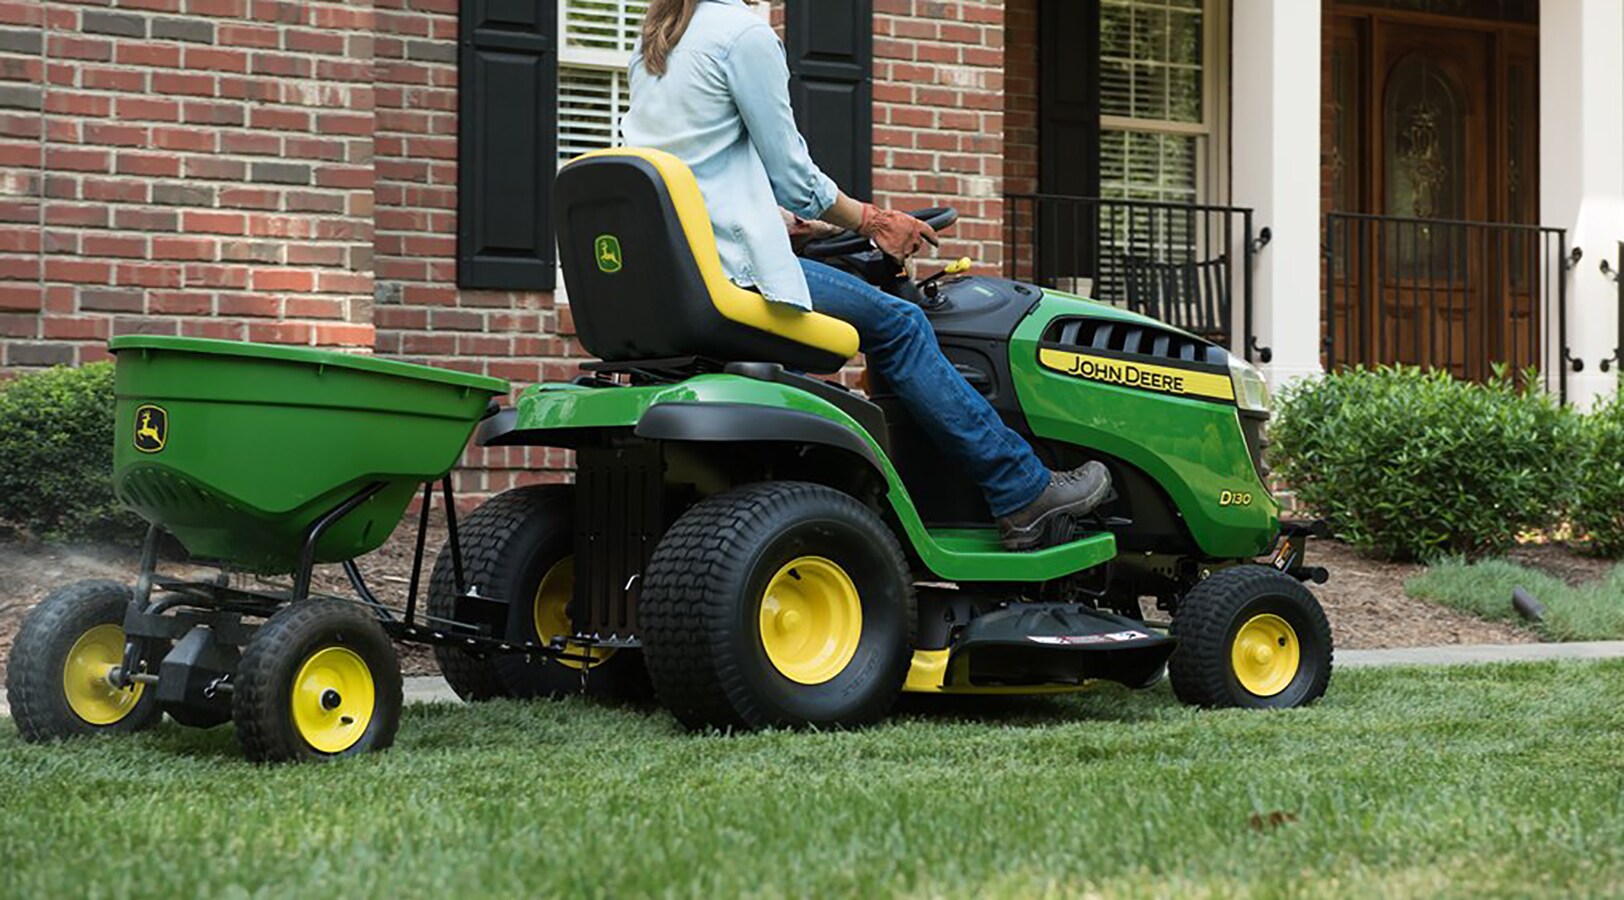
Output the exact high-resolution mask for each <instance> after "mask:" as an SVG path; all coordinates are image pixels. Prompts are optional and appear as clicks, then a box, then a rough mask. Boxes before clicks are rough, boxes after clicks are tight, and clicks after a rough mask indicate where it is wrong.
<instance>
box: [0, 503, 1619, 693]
mask: <svg viewBox="0 0 1624 900" xmlns="http://www.w3.org/2000/svg"><path fill="white" fill-rule="evenodd" d="M415 531H416V529H415V523H413V524H408V525H405V526H403V527H401V528H400V529H399V530H398V531H397V532H396V533H395V535H394V537H392V538H391V539H390V541H389V542H388V543H387V544H385V545H384V546H383V547H382V548H381V549H379V550H378V551H377V552H375V553H372V554H370V555H368V556H366V557H363V558H362V560H361V569H362V572H363V573H364V574H365V575H366V577H367V579H368V583H369V584H370V585H371V587H372V590H373V592H374V593H376V594H377V595H378V596H379V598H380V599H382V600H384V601H385V602H386V603H389V604H391V605H394V606H398V607H402V608H403V607H404V606H405V602H406V587H407V582H408V579H409V577H410V575H411V564H412V551H413V540H414V535H415ZM444 541H445V532H444V528H443V526H435V527H433V528H432V529H431V532H430V534H429V539H428V546H429V550H428V555H429V562H428V564H427V565H426V566H425V571H424V581H425V582H426V581H427V579H428V571H429V568H430V566H432V564H433V557H434V555H435V553H436V552H437V550H438V548H439V547H440V546H441V544H443V543H444ZM1507 558H1509V559H1510V560H1511V561H1513V562H1516V563H1519V564H1521V565H1524V566H1528V567H1530V568H1536V569H1541V570H1544V571H1546V572H1549V573H1550V574H1552V575H1554V576H1556V577H1558V578H1561V579H1563V580H1565V581H1567V582H1569V583H1570V584H1581V583H1583V582H1586V581H1591V580H1594V579H1596V578H1600V577H1602V576H1604V575H1605V574H1606V573H1607V572H1608V571H1609V570H1610V569H1611V567H1612V564H1611V563H1608V562H1606V561H1604V560H1597V559H1593V558H1590V557H1586V556H1582V555H1580V554H1577V553H1574V552H1573V551H1572V550H1570V549H1568V548H1567V547H1566V546H1564V545H1561V544H1527V545H1523V546H1521V547H1518V548H1517V549H1516V550H1514V551H1512V552H1511V553H1509V554H1507ZM1308 559H1309V562H1310V564H1312V565H1318V566H1325V567H1326V568H1327V569H1329V570H1330V572H1331V580H1330V583H1328V584H1325V585H1322V586H1316V587H1315V588H1314V592H1315V594H1317V595H1318V596H1319V598H1320V602H1321V603H1322V604H1323V605H1324V606H1325V611H1326V614H1327V615H1328V616H1329V617H1330V619H1331V627H1332V630H1333V632H1334V633H1335V635H1336V643H1337V646H1338V647H1340V648H1344V649H1367V648H1380V647H1427V646H1435V645H1441V644H1514V643H1530V642H1534V641H1537V640H1539V638H1538V636H1536V635H1535V634H1534V633H1533V632H1532V631H1529V630H1528V629H1525V628H1520V627H1517V626H1515V625H1510V624H1505V623H1500V622H1485V621H1483V620H1481V619H1477V618H1473V617H1472V616H1468V615H1464V614H1462V613H1458V612H1455V611H1454V610H1450V609H1447V608H1445V607H1442V606H1438V605H1436V604H1433V603H1428V602H1425V601H1421V600H1415V599H1412V598H1410V597H1408V596H1406V595H1405V593H1404V582H1405V581H1406V580H1407V579H1409V578H1410V577H1411V576H1413V575H1415V574H1416V573H1417V572H1419V571H1420V570H1421V567H1420V566H1415V565H1406V564H1401V563H1385V562H1379V561H1376V560H1372V559H1368V558H1366V557H1363V556H1360V555H1359V554H1358V553H1356V552H1354V551H1353V550H1352V548H1350V547H1348V546H1347V545H1346V544H1342V543H1339V542H1336V541H1319V540H1316V541H1312V542H1310V544H1309V550H1308ZM137 565H138V553H137V548H135V547H91V548H63V547H53V546H46V545H40V544H30V543H19V542H15V541H0V572H3V573H4V575H5V580H4V583H3V584H0V672H3V671H4V660H5V659H6V658H7V657H8V656H9V655H10V649H11V639H12V637H13V635H15V633H16V631H17V628H18V627H19V626H20V624H21V622H22V617H23V614H24V612H25V611H26V610H27V609H28V608H29V607H31V606H33V605H34V604H35V603H37V602H39V600H40V599H41V598H43V597H44V596H45V595H46V594H47V593H48V592H49V591H51V590H53V589H54V588H57V587H60V586H62V585H64V584H67V583H69V582H72V581H76V580H79V579H81V578H114V579H119V580H125V581H133V580H134V573H135V571H136V568H137ZM315 589H316V590H317V591H322V592H328V593H332V594H336V595H339V596H345V595H347V594H348V591H349V586H348V582H347V581H346V580H345V578H344V575H343V572H342V571H341V570H340V569H339V568H338V567H337V566H329V567H324V568H323V569H322V570H320V571H319V572H318V573H317V576H316V579H315ZM426 590H427V586H426V584H425V585H424V587H423V588H421V589H420V593H419V597H420V598H421V596H422V593H421V592H422V591H426ZM419 602H420V603H421V599H420V600H419ZM401 662H402V665H403V666H404V667H405V669H406V671H407V673H408V674H430V673H434V672H436V671H438V669H437V668H436V666H435V664H434V659H433V654H432V651H430V650H429V649H428V648H426V647H421V646H415V645H413V646H403V647H402V648H401Z"/></svg>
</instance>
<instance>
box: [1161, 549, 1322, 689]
mask: <svg viewBox="0 0 1624 900" xmlns="http://www.w3.org/2000/svg"><path fill="white" fill-rule="evenodd" d="M1172 635H1173V637H1175V638H1177V639H1178V642H1179V644H1178V649H1176V650H1174V651H1173V658H1172V659H1171V660H1170V661H1169V663H1168V674H1169V675H1170V677H1171V679H1172V682H1173V693H1174V694H1176V695H1178V698H1179V699H1180V700H1182V701H1183V702H1185V703H1187V704H1190V705H1191V706H1205V707H1249V708H1255V709H1289V708H1292V707H1297V706H1307V705H1308V704H1310V703H1313V702H1314V701H1315V700H1318V699H1319V698H1320V696H1321V695H1322V694H1324V693H1325V688H1326V686H1327V685H1328V684H1330V681H1331V625H1330V623H1329V622H1328V621H1327V620H1326V618H1325V611H1324V610H1323V609H1322V608H1320V604H1319V601H1318V600H1316V599H1314V594H1313V593H1312V592H1311V591H1309V590H1308V588H1307V587H1305V586H1303V583H1302V582H1300V581H1298V580H1297V579H1295V578H1293V577H1291V576H1290V575H1287V574H1285V573H1283V572H1279V571H1276V570H1274V569H1271V568H1269V567H1267V566H1257V565H1245V566H1236V567H1234V568H1231V569H1224V570H1222V571H1220V572H1217V573H1215V574H1214V575H1213V576H1212V577H1211V578H1208V579H1206V580H1205V581H1203V582H1201V583H1200V584H1198V585H1196V586H1195V587H1194V588H1192V589H1191V590H1190V592H1189V593H1188V594H1186V595H1185V596H1184V599H1183V600H1181V601H1179V605H1178V609H1177V611H1176V612H1175V613H1174V615H1173V628H1172Z"/></svg>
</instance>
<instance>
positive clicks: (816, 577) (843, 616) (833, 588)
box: [761, 556, 863, 684]
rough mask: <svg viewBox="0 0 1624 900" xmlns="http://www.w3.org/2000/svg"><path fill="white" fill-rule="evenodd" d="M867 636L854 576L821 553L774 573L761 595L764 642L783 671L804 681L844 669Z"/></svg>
mask: <svg viewBox="0 0 1624 900" xmlns="http://www.w3.org/2000/svg"><path fill="white" fill-rule="evenodd" d="M862 637H863V602H862V599H861V598H860V597H859V596H858V594H857V586H856V585H854V584H852V580H851V577H850V576H849V575H847V574H846V570H845V569H842V568H841V567H840V566H838V565H836V564H835V563H833V562H831V561H829V560H827V559H824V558H823V557H821V556H803V557H801V558H800V559H797V560H794V561H793V562H791V563H789V564H788V565H786V566H784V567H783V568H782V569H779V570H778V574H776V575H774V576H773V578H772V581H769V582H768V583H767V591H766V593H765V594H763V595H762V598H761V645H762V647H763V648H765V649H766V651H767V659H768V660H770V661H771V662H772V664H773V668H775V669H777V670H778V671H779V674H781V675H783V676H784V677H785V678H788V679H789V680H790V681H794V682H798V683H800V684H823V683H824V682H826V681H829V680H830V679H832V678H834V677H835V676H836V675H839V674H840V673H841V672H842V671H843V670H844V669H845V668H846V665H847V664H848V663H850V662H851V660H852V657H853V656H856V655H857V645H858V643H860V642H861V640H862Z"/></svg>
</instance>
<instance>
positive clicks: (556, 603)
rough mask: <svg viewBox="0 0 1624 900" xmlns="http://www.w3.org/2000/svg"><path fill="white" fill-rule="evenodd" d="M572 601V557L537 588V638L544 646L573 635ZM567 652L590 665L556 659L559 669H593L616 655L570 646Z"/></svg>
mask: <svg viewBox="0 0 1624 900" xmlns="http://www.w3.org/2000/svg"><path fill="white" fill-rule="evenodd" d="M574 598H575V557H573V556H566V557H564V558H563V559H561V560H559V561H558V562H556V563H553V567H552V568H551V569H548V570H547V574H546V575H543V576H541V584H540V585H539V586H538V587H537V588H536V603H535V612H534V615H535V620H536V638H537V639H538V640H539V641H540V642H541V643H543V644H551V643H552V642H553V641H556V640H559V639H563V640H566V641H567V640H569V639H570V638H572V637H574V636H575V624H574V623H573V622H571V621H570V601H571V600H573V599H574ZM569 651H570V653H571V654H573V655H575V656H589V657H591V658H592V661H591V662H582V661H580V660H575V659H560V660H557V662H558V664H559V665H561V666H568V667H570V668H572V669H582V668H587V669H590V668H593V667H595V666H599V665H602V664H603V662H604V660H607V659H608V658H609V657H611V656H614V655H615V648H613V647H590V648H589V647H585V646H575V647H570V648H569Z"/></svg>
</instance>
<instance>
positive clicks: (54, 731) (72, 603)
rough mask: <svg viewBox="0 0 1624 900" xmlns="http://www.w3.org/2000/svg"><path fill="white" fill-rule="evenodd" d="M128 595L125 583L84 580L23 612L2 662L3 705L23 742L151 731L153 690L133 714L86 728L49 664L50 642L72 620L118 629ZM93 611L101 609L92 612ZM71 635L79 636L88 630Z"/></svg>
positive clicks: (155, 714) (155, 711) (157, 712)
mask: <svg viewBox="0 0 1624 900" xmlns="http://www.w3.org/2000/svg"><path fill="white" fill-rule="evenodd" d="M131 596H132V592H131V590H130V586H129V585H127V584H123V583H121V582H118V581H113V580H110V579H103V578H98V579H89V580H85V581H78V582H74V583H73V584H69V585H66V586H64V587H61V588H58V589H57V590H55V591H52V592H51V593H50V594H48V595H47V596H46V597H45V599H44V600H41V601H40V602H39V604H38V605H37V606H35V607H34V608H33V609H31V610H29V613H28V615H27V616H26V617H25V618H24V619H23V625H22V628H21V629H19V630H18V632H17V637H16V639H15V640H14V641H13V642H12V645H11V655H10V658H9V659H8V660H7V663H6V701H7V703H9V704H10V706H11V718H12V721H13V722H15V723H16V724H17V730H18V732H20V733H21V735H22V738H23V740H25V741H29V742H31V743H35V742H41V741H50V740H61V739H63V738H69V737H76V736H80V735H91V734H129V733H132V732H136V731H142V730H145V729H148V728H151V727H153V726H154V725H157V724H158V722H159V721H160V720H161V719H162V718H163V711H162V710H161V709H160V708H159V706H158V698H157V691H156V690H154V689H152V688H148V689H147V690H146V691H144V692H143V694H142V697H141V700H140V701H139V702H138V703H137V704H136V707H135V709H133V710H131V711H130V714H129V715H127V716H125V717H124V718H123V719H121V720H119V721H118V722H115V723H113V724H112V725H91V724H89V723H88V722H85V721H83V720H81V719H80V718H79V717H78V716H76V715H74V714H73V711H72V708H71V707H69V706H68V704H67V698H66V697H65V696H64V695H63V694H62V685H61V681H62V679H61V668H60V666H61V664H60V663H59V662H56V661H55V660H53V659H52V657H54V656H55V655H56V651H57V646H56V642H57V641H59V640H63V639H64V636H63V635H62V632H63V631H65V630H68V629H73V628H75V626H76V623H75V621H74V620H75V618H85V619H86V622H87V623H90V622H92V618H91V617H93V618H94V624H104V623H106V624H119V625H122V624H123V622H124V610H125V608H127V607H128V606H129V603H130V598H131ZM95 607H105V610H97V611H92V610H93V608H95ZM76 630H77V631H78V632H79V633H80V634H83V633H84V632H85V631H86V630H88V629H87V628H83V627H79V628H77V629H76ZM74 640H78V638H74ZM70 646H71V645H70ZM156 662H157V661H156V660H153V661H151V664H153V665H156Z"/></svg>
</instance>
